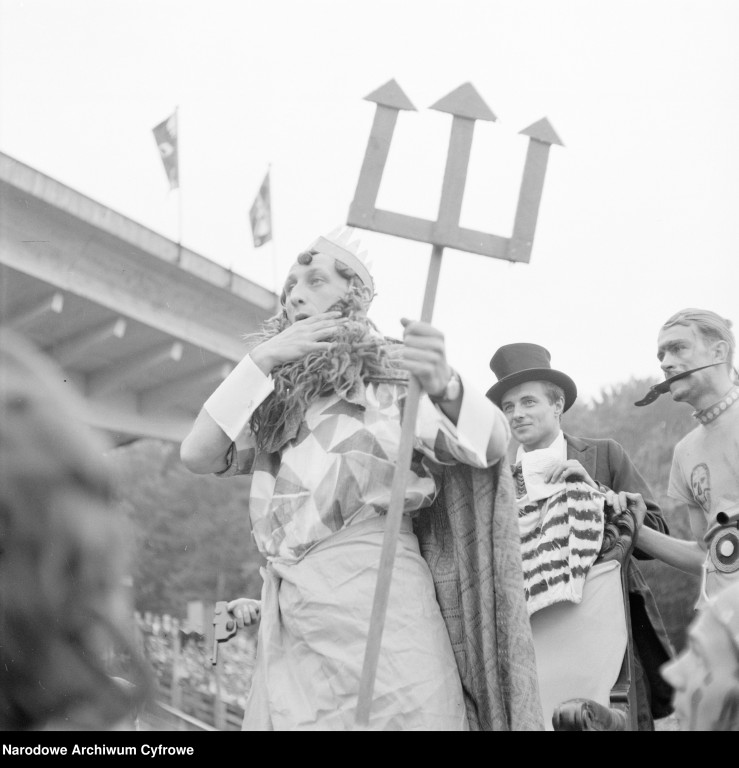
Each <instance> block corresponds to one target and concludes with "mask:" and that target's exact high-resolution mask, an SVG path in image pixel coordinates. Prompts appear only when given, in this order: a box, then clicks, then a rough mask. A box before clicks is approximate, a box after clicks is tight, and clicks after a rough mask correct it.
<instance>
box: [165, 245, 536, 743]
mask: <svg viewBox="0 0 739 768" xmlns="http://www.w3.org/2000/svg"><path fill="white" fill-rule="evenodd" d="M352 237H353V236H352V233H351V230H348V231H347V230H344V231H343V232H336V233H332V234H330V235H326V236H321V237H319V238H317V239H316V240H315V241H314V242H313V243H312V244H311V245H310V246H309V247H308V249H306V250H305V251H304V252H302V253H300V254H299V255H298V256H297V260H296V262H295V263H294V264H293V266H292V267H291V268H290V271H289V273H288V275H287V278H286V280H285V283H284V287H283V290H282V295H281V310H280V312H279V313H278V314H277V315H276V316H275V317H273V318H271V319H270V320H268V321H267V323H266V324H265V326H264V327H263V328H262V329H261V331H259V332H258V333H257V334H255V335H253V336H252V337H251V339H250V342H251V343H250V346H249V351H248V353H247V354H246V355H245V357H244V359H243V360H242V361H241V362H240V363H239V364H238V365H237V366H236V368H235V369H234V370H233V371H232V372H231V373H230V374H229V376H228V377H227V378H226V379H225V380H224V381H223V382H222V383H221V384H220V385H219V387H218V388H217V389H216V390H215V391H214V392H213V394H211V396H210V397H209V398H208V399H207V400H206V402H205V404H204V405H203V408H202V409H201V412H200V414H199V415H198V417H197V419H196V421H195V423H194V425H193V427H192V429H191V431H190V433H189V434H188V436H187V437H186V438H185V440H184V441H183V443H182V446H181V449H180V455H181V458H182V461H183V463H184V464H185V466H186V467H188V469H190V470H191V471H193V472H196V473H215V474H217V475H220V476H222V477H225V476H237V477H236V480H238V476H239V475H250V476H251V482H250V484H249V485H248V486H246V487H247V488H248V489H249V502H248V514H249V517H250V520H251V526H252V535H253V536H254V538H255V540H256V542H257V545H258V548H259V551H260V552H261V554H262V555H263V556H264V557H265V559H266V561H267V566H266V568H263V569H262V576H263V579H264V584H263V589H262V596H261V603H260V604H259V605H258V606H255V604H254V601H249V600H247V599H245V598H238V599H237V600H234V601H231V602H230V603H229V610H230V612H231V613H232V614H233V616H234V617H235V620H236V622H237V624H238V626H243V625H244V624H249V623H251V622H252V621H253V620H254V619H255V618H256V613H257V608H258V609H259V622H260V626H259V635H258V642H257V658H256V663H255V668H254V674H253V678H252V683H251V688H250V693H249V698H248V700H247V703H246V708H245V710H246V711H245V718H244V729H245V730H257V729H258V730H261V729H265V730H267V729H274V730H351V729H352V728H353V727H354V722H355V717H356V709H357V702H358V693H359V686H360V678H361V673H362V669H363V661H364V654H365V649H366V645H367V637H368V631H369V626H370V617H371V612H372V605H373V596H374V592H375V587H376V584H377V577H378V572H379V565H380V553H381V550H382V545H383V537H384V533H385V521H386V519H387V514H386V513H387V511H388V507H389V504H390V495H391V486H392V480H393V476H394V473H395V469H396V464H397V457H398V452H399V444H400V435H401V414H402V412H403V406H404V403H405V397H406V392H407V387H408V380H409V377H410V376H414V377H415V378H416V379H417V380H418V382H419V384H420V386H421V389H422V391H423V394H422V396H421V399H420V401H419V408H418V418H417V421H416V431H415V440H414V448H415V451H414V455H413V461H412V465H411V467H410V471H409V473H408V481H407V483H406V487H405V489H404V507H403V509H404V513H405V514H404V515H403V521H402V525H401V530H400V533H399V536H398V545H397V550H396V556H395V564H394V568H393V584H392V589H391V590H390V595H389V598H388V602H387V606H386V616H385V620H384V624H383V633H382V644H381V647H380V651H379V659H378V661H377V673H376V676H375V683H374V699H373V701H372V705H371V707H370V718H369V728H370V729H372V730H464V729H467V728H470V729H480V730H489V729H493V730H503V729H505V730H530V729H536V730H539V729H540V728H541V727H542V726H543V721H542V717H541V712H540V710H539V712H538V716H537V705H538V700H537V688H536V671H535V663H534V656H533V642H532V639H531V634H530V628H529V627H528V626H527V622H526V621H525V609H524V607H523V595H522V594H521V588H520V584H521V580H522V575H521V563H520V560H519V561H518V571H517V575H518V579H516V559H515V557H514V558H513V560H510V556H509V552H510V548H511V545H512V544H513V543H514V542H515V541H516V537H517V534H518V532H517V530H516V523H515V516H514V515H513V514H511V513H512V512H513V509H512V505H511V503H510V501H509V500H508V499H509V498H510V493H509V492H508V490H507V489H506V487H505V483H501V484H500V485H501V488H502V489H503V491H504V492H503V493H501V494H498V492H497V487H498V484H497V478H498V474H499V473H500V472H501V471H502V470H501V467H503V468H504V469H505V471H509V470H508V468H507V464H506V462H505V455H506V450H507V447H508V442H509V439H510V431H509V427H508V423H507V421H506V419H505V417H504V416H503V414H502V413H501V412H500V410H499V409H498V408H496V407H495V406H494V405H492V404H491V403H490V402H489V401H488V400H487V399H486V398H485V397H484V396H483V395H482V394H481V393H475V391H474V388H473V387H471V386H470V385H469V383H468V382H467V381H466V380H465V379H464V378H463V377H461V376H459V375H458V374H457V373H456V372H455V371H453V369H452V368H451V367H450V365H449V363H448V361H447V359H446V353H445V347H444V338H443V335H442V334H441V333H440V332H439V331H438V330H437V329H435V328H434V327H432V326H431V325H429V324H427V323H423V322H415V321H411V320H407V319H403V320H401V323H402V325H403V330H404V333H403V342H402V343H399V342H397V341H393V340H389V339H387V338H386V337H384V336H382V335H381V334H380V333H379V332H378V331H377V329H376V328H375V326H374V324H372V323H371V321H370V320H369V319H368V317H367V310H368V308H369V305H370V302H371V301H372V299H373V297H374V282H373V279H372V275H371V274H370V271H369V269H368V267H367V263H366V261H365V260H364V258H363V254H361V253H360V251H359V244H358V242H357V241H353V240H352ZM455 468H458V469H459V470H460V471H461V472H465V471H466V470H469V471H470V472H473V471H477V472H479V473H482V477H480V476H477V475H476V476H475V477H476V478H477V480H478V481H483V480H484V479H486V478H488V479H489V480H491V482H490V484H488V486H487V490H488V491H489V492H488V493H487V495H486V497H485V498H486V499H487V504H488V506H487V509H481V514H480V516H479V517H475V515H474V514H472V515H467V519H473V518H474V519H479V520H480V522H481V523H483V524H487V525H495V526H497V529H496V536H495V537H493V536H492V535H491V532H490V531H488V535H487V536H486V535H484V532H480V531H478V530H476V529H474V528H473V530H471V531H464V532H463V535H465V536H466V538H465V541H469V542H472V543H473V544H475V543H476V542H477V541H478V540H482V541H487V542H488V543H489V546H490V548H491V549H490V551H489V552H488V553H487V554H488V555H489V557H488V558H487V562H485V563H480V568H479V569H477V568H476V567H475V565H474V563H473V564H471V565H472V567H471V573H470V574H467V573H464V574H461V575H462V576H464V578H465V585H467V584H468V583H469V587H470V589H469V590H467V592H466V597H469V595H470V594H471V593H474V592H475V590H478V589H479V588H478V582H479V581H480V579H483V577H484V579H487V581H485V584H484V586H485V587H486V591H485V592H484V595H485V596H486V595H488V594H492V593H493V592H495V593H496V594H502V595H504V596H505V599H504V600H500V601H498V600H496V601H495V603H496V604H495V605H490V601H487V604H488V607H484V606H483V608H481V609H480V610H479V611H477V610H474V611H473V614H474V615H470V616H469V621H466V617H465V616H463V614H464V611H465V610H466V609H468V608H469V607H472V608H473V609H474V608H475V605H481V604H482V600H478V601H476V602H475V601H472V602H470V601H469V600H467V602H466V604H465V606H464V607H463V609H462V611H460V610H459V604H458V602H457V603H456V604H455V605H454V606H453V608H456V612H452V614H453V615H452V614H450V613H448V612H447V613H445V606H444V604H443V601H442V600H441V599H440V597H439V594H440V593H438V592H437V589H435V580H436V575H437V572H438V570H437V565H438V563H439V562H442V563H450V562H451V563H464V562H465V558H464V552H463V551H462V550H463V549H464V544H465V542H462V545H460V548H458V549H457V550H455V553H454V554H456V555H461V558H460V557H458V558H457V559H455V558H454V556H450V557H448V558H445V557H440V553H439V550H438V549H437V550H436V552H435V555H436V557H435V560H434V563H431V562H429V564H427V562H426V561H425V560H424V546H423V540H422V537H421V535H419V534H417V533H416V522H415V520H416V518H426V517H428V516H429V514H430V510H435V508H436V505H437V503H438V502H439V501H440V499H441V498H443V499H445V500H446V498H447V496H448V495H449V492H450V490H452V489H453V488H455V487H456V484H455V483H454V476H455V472H454V470H455ZM490 475H492V476H493V477H492V478H490V477H489V476H490ZM507 478H508V482H509V483H510V474H508V476H507ZM442 480H443V483H442ZM481 498H482V495H481ZM499 500H502V501H500V504H501V505H503V507H502V508H501V507H500V506H499ZM246 512H247V510H245V513H246ZM497 512H500V514H496V513H497ZM434 514H435V512H434ZM459 522H463V521H459V520H458V521H456V522H454V523H453V525H456V524H457V523H459ZM447 529H449V525H448V524H447ZM498 534H499V535H498ZM499 546H502V547H504V548H505V549H506V551H504V552H502V553H499V552H498V550H497V548H498V547H499ZM493 550H494V551H493ZM477 551H478V549H477V547H476V548H475V552H477ZM498 555H500V556H499V557H498ZM476 573H479V574H480V579H474V578H468V576H470V575H471V576H472V577H474V575H475V574H476ZM445 576H447V577H449V578H447V579H446V581H447V582H448V584H450V585H452V586H454V587H455V591H454V595H453V597H454V598H457V595H458V589H457V587H456V581H455V580H456V579H457V578H459V576H460V574H451V573H446V574H445ZM473 603H475V604H474V605H473ZM450 615H451V616H452V618H453V619H454V620H455V621H457V620H459V619H462V618H464V619H465V620H464V621H462V622H461V624H460V623H458V624H455V629H454V631H453V630H452V629H451V628H450V626H449V624H448V621H449V620H451V619H449V616H450ZM480 631H484V632H485V635H484V637H477V635H476V633H479V632H480ZM468 633H471V635H470V634H468ZM527 633H528V634H527ZM466 640H470V641H471V642H470V643H467V642H466ZM483 641H484V642H483ZM483 646H484V647H485V648H486V649H488V650H489V649H491V648H493V649H494V655H495V656H496V657H495V658H490V657H489V656H488V657H487V658H486V659H479V660H478V659H475V658H474V650H475V648H483ZM514 648H515V649H516V652H519V651H520V654H519V655H518V656H517V657H516V664H515V665H510V666H511V668H510V669H508V666H509V665H508V661H507V660H508V659H510V658H513V656H514ZM491 655H493V654H491ZM469 675H471V677H470V676H469Z"/></svg>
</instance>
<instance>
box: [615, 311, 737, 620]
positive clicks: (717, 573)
mask: <svg viewBox="0 0 739 768" xmlns="http://www.w3.org/2000/svg"><path fill="white" fill-rule="evenodd" d="M735 347H736V342H735V339H734V334H733V332H732V330H731V321H730V320H727V319H725V318H723V317H720V316H719V315H717V314H716V313H715V312H711V311H709V310H704V309H694V308H688V309H683V310H681V311H680V312H677V313H676V314H674V315H673V316H672V317H671V318H670V319H669V320H668V321H667V322H666V323H665V324H664V325H663V326H662V328H661V329H660V332H659V336H658V339H657V358H658V359H659V361H660V365H661V368H662V370H663V371H664V373H665V377H666V381H664V382H662V383H660V384H658V385H656V386H655V387H652V389H651V390H650V392H649V393H648V395H647V396H646V397H645V398H644V399H643V400H640V401H639V402H637V403H636V405H646V404H648V403H649V402H652V401H653V400H654V399H656V397H658V396H659V394H661V393H664V392H668V391H669V392H670V394H671V395H672V399H673V400H675V401H676V402H679V403H687V404H688V405H690V406H691V407H692V408H693V409H694V411H693V416H694V418H695V419H696V420H697V421H698V422H699V423H698V424H697V425H696V427H695V429H693V430H692V431H691V432H689V433H688V434H687V435H686V436H685V437H684V438H683V439H682V440H680V442H679V443H678V444H677V445H676V446H675V451H674V454H673V459H672V468H671V470H670V481H669V488H668V493H669V495H670V496H671V497H672V498H673V499H675V500H676V501H678V502H680V503H682V504H685V505H686V506H687V509H688V515H689V520H690V527H691V531H692V533H693V536H694V540H693V541H687V540H682V539H675V538H672V537H671V536H666V535H664V534H660V533H659V532H657V531H654V530H651V529H649V528H646V527H642V528H641V529H640V530H639V538H638V544H639V548H640V549H642V550H643V551H644V552H646V553H648V554H650V555H652V556H653V557H656V558H658V559H659V560H662V561H663V562H665V563H667V564H669V565H672V566H673V567H675V568H679V569H680V570H682V571H686V572H687V573H693V574H695V575H699V576H702V580H701V590H700V595H699V598H698V602H697V603H696V609H700V608H702V607H703V606H704V605H705V604H706V602H707V601H709V600H710V599H711V598H712V597H714V596H715V595H716V594H717V593H718V592H719V591H720V590H721V589H722V588H723V587H725V586H727V585H728V584H731V583H735V582H737V581H739V534H737V524H738V523H739V404H737V401H739V385H738V383H737V382H738V380H739V376H737V372H736V370H735V368H734V365H733V360H734V350H735ZM625 500H626V501H627V503H628V504H629V506H630V507H631V508H632V509H634V511H635V512H636V513H637V516H638V517H640V516H641V515H642V513H643V512H644V510H645V507H644V504H643V500H642V498H641V496H639V495H638V494H626V495H625Z"/></svg>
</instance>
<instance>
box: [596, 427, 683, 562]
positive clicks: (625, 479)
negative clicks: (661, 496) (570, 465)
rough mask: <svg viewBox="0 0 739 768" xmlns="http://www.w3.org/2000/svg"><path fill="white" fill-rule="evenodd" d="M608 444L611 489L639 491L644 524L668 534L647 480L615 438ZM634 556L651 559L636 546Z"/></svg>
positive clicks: (660, 510)
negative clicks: (644, 513)
mask: <svg viewBox="0 0 739 768" xmlns="http://www.w3.org/2000/svg"><path fill="white" fill-rule="evenodd" d="M608 446H609V451H608V454H609V465H610V469H611V490H613V491H615V492H616V493H620V492H621V491H629V492H630V493H640V494H641V495H642V498H643V499H644V503H645V504H646V506H647V513H646V515H645V516H644V525H646V526H647V528H652V529H653V530H655V531H659V532H660V533H664V534H665V535H669V533H670V531H669V528H668V527H667V523H666V522H665V519H664V517H663V516H662V509H661V507H660V506H659V504H657V502H656V501H655V499H654V494H653V493H652V489H651V488H650V487H649V484H648V483H647V481H646V480H645V479H644V478H643V477H642V475H641V473H640V472H639V470H638V469H637V468H636V467H635V466H634V463H633V462H632V461H631V459H630V458H629V456H628V454H627V453H626V451H625V450H624V448H623V446H622V445H620V444H619V443H617V442H616V441H615V440H609V441H608ZM634 557H636V558H637V560H652V559H653V558H652V557H651V556H650V555H646V554H645V553H644V552H642V551H641V550H640V549H639V548H638V546H637V547H636V549H635V550H634Z"/></svg>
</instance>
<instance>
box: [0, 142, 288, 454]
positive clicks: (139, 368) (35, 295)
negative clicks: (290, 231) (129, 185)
mask: <svg viewBox="0 0 739 768" xmlns="http://www.w3.org/2000/svg"><path fill="white" fill-rule="evenodd" d="M276 301H277V297H276V296H275V295H274V293H272V292H271V291H269V290H267V289H266V288H263V287H261V286H259V285H257V284H255V283H252V282H251V281H249V280H246V279H245V278H243V277H240V276H239V275H235V274H234V273H232V272H231V271H230V270H227V269H225V268H224V267H221V266H219V265H218V264H215V263H214V262H212V261H209V260H208V259H207V258H205V257H203V256H201V255H200V254H198V253H195V252H194V251H191V250H188V249H187V248H180V247H179V246H178V244H177V243H175V242H173V241H172V240H169V239H167V238H166V237H163V236H162V235H159V234H157V233H156V232H153V231H152V230H150V229H147V228H146V227H144V226H142V225H141V224H138V223H137V222H135V221H132V220H131V219H129V218H126V217H125V216H122V215H121V214H119V213H117V212H116V211H113V210H111V209H110V208H107V207H106V206H103V205H101V204H100V203H97V202H96V201H94V200H92V199H90V198H88V197H86V196H85V195H82V194H80V193H79V192H76V191H75V190H73V189H70V188H69V187H67V186H65V185H63V184H60V183H59V182H58V181H55V180H54V179H52V178H50V177H48V176H46V175H44V174H43V173H40V172H39V171H37V170H35V169H33V168H31V167H29V166H27V165H25V164H23V163H20V162H18V161H17V160H15V159H13V158H12V157H9V156H8V155H5V154H3V153H0V322H1V323H3V324H4V325H7V326H10V327H13V328H15V329H16V330H18V331H19V332H21V333H23V334H24V335H25V336H27V337H28V338H30V339H31V340H32V341H33V342H35V343H36V344H37V345H38V346H40V347H41V348H42V349H43V350H45V351H46V352H47V353H48V354H49V355H50V356H51V357H53V358H54V359H56V361H57V362H58V363H59V364H60V365H61V366H62V368H63V369H64V371H65V372H66V373H67V375H68V377H69V380H71V381H73V382H74V383H75V384H76V385H77V387H78V388H79V390H80V391H81V392H82V393H83V395H84V397H85V399H86V402H87V405H88V418H89V421H90V424H91V425H93V426H94V427H97V428H100V429H103V430H104V431H106V432H107V433H109V434H110V436H111V437H112V439H113V441H114V443H116V444H119V445H120V444H123V443H126V442H130V441H131V440H133V439H136V438H139V437H156V438H162V439H165V440H172V441H176V442H179V441H181V440H182V438H183V437H184V435H185V433H186V430H187V429H188V428H189V426H190V424H191V423H192V420H193V418H194V417H195V415H196V414H197V412H198V410H199V408H200V406H201V405H202V404H203V401H204V400H205V398H206V397H207V396H208V394H209V392H211V391H212V390H213V389H214V387H215V386H216V385H217V384H218V382H219V381H221V380H222V379H223V378H224V377H225V376H226V375H227V374H228V372H229V371H230V370H231V369H232V367H233V365H234V363H236V362H238V361H239V360H240V359H241V358H242V357H243V355H244V352H245V348H244V344H243V342H242V341H241V337H242V335H243V334H244V333H247V332H249V331H252V330H255V329H256V328H257V327H258V325H259V324H260V323H261V321H263V320H264V319H266V318H267V317H269V316H270V315H272V314H273V313H274V311H275V307H276Z"/></svg>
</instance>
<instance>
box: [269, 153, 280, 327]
mask: <svg viewBox="0 0 739 768" xmlns="http://www.w3.org/2000/svg"><path fill="white" fill-rule="evenodd" d="M267 177H268V178H269V230H270V240H271V241H272V246H271V247H272V290H273V292H274V294H275V296H276V297H277V298H276V299H275V312H277V311H279V309H280V288H279V285H280V284H279V280H280V276H279V271H278V269H277V244H276V243H275V228H274V224H273V223H272V163H269V164H268V165H267Z"/></svg>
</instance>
